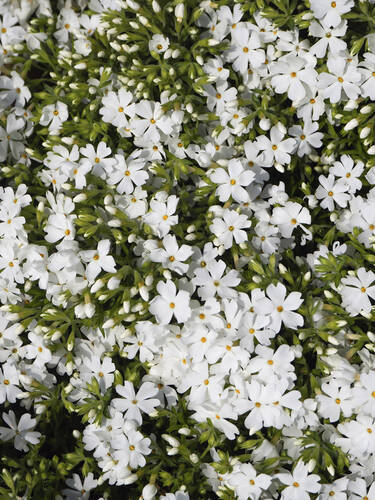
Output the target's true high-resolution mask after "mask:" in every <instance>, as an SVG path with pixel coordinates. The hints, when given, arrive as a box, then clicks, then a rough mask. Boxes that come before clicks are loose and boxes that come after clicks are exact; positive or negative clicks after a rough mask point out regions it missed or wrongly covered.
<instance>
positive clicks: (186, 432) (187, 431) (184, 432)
mask: <svg viewBox="0 0 375 500" xmlns="http://www.w3.org/2000/svg"><path fill="white" fill-rule="evenodd" d="M178 433H179V434H182V435H183V436H189V435H190V434H191V431H190V429H188V428H187V427H181V429H178Z"/></svg>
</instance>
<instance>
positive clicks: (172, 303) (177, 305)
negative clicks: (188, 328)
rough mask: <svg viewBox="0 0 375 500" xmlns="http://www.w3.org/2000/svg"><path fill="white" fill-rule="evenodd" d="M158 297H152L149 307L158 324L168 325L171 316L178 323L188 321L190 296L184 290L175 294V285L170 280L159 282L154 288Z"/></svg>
mask: <svg viewBox="0 0 375 500" xmlns="http://www.w3.org/2000/svg"><path fill="white" fill-rule="evenodd" d="M156 289H157V291H158V292H159V295H157V296H156V297H154V298H153V299H152V300H151V302H150V306H149V311H150V313H151V314H153V315H154V316H155V317H156V320H157V322H158V323H161V324H164V325H165V324H168V323H170V321H171V319H172V316H174V317H175V318H176V320H177V321H178V323H183V322H184V321H186V320H187V319H189V317H190V314H191V309H190V305H189V303H190V295H189V293H188V292H186V291H185V290H179V291H178V292H177V289H176V285H175V284H174V283H173V281H171V280H167V281H166V282H163V281H159V283H158V284H157V286H156Z"/></svg>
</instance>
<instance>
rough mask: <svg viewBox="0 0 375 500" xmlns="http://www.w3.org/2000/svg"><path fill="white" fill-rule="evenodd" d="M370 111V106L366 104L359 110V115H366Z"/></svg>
mask: <svg viewBox="0 0 375 500" xmlns="http://www.w3.org/2000/svg"><path fill="white" fill-rule="evenodd" d="M371 111H372V106H370V105H369V104H367V105H366V106H363V108H361V110H360V113H361V115H367V114H368V113H371Z"/></svg>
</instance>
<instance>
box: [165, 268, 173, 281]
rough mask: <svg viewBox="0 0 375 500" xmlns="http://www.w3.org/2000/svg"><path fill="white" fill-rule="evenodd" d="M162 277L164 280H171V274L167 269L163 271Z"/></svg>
mask: <svg viewBox="0 0 375 500" xmlns="http://www.w3.org/2000/svg"><path fill="white" fill-rule="evenodd" d="M163 276H164V278H165V279H166V280H171V279H172V274H171V272H170V271H169V269H164V271H163Z"/></svg>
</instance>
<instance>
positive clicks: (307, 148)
mask: <svg viewBox="0 0 375 500" xmlns="http://www.w3.org/2000/svg"><path fill="white" fill-rule="evenodd" d="M317 130H319V123H318V122H311V121H310V120H308V121H306V122H305V123H304V124H303V128H302V127H301V126H299V125H293V126H292V127H290V129H289V130H288V132H289V135H291V136H292V137H295V138H296V141H297V154H298V156H300V157H301V156H304V155H307V154H310V153H311V152H312V151H313V149H312V147H313V148H320V147H321V146H322V139H323V137H324V134H322V132H317ZM311 146H312V147H311Z"/></svg>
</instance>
